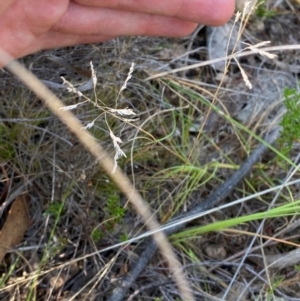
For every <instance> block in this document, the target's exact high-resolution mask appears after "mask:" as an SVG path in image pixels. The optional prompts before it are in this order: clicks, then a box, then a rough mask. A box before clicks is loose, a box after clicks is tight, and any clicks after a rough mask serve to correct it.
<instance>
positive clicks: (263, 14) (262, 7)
mask: <svg viewBox="0 0 300 301" xmlns="http://www.w3.org/2000/svg"><path fill="white" fill-rule="evenodd" d="M255 14H256V16H257V17H259V18H272V17H273V16H275V15H276V11H275V10H273V9H268V8H267V7H266V4H265V1H261V2H260V3H259V5H258V6H257V8H256V10H255Z"/></svg>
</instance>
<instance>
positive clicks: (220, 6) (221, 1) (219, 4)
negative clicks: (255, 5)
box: [204, 0, 235, 26]
mask: <svg viewBox="0 0 300 301" xmlns="http://www.w3.org/2000/svg"><path fill="white" fill-rule="evenodd" d="M206 10H207V11H206V16H207V17H206V20H204V21H205V25H210V26H220V25H223V24H225V23H227V22H228V21H229V20H230V19H231V17H232V16H233V14H234V10H235V1H234V0H211V1H210V3H209V5H208V4H207V8H206Z"/></svg>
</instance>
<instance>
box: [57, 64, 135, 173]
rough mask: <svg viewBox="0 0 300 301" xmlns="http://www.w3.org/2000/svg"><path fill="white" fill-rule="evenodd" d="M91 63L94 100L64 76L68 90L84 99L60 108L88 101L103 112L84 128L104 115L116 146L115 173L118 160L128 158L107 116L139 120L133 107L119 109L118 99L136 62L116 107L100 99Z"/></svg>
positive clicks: (128, 120)
mask: <svg viewBox="0 0 300 301" xmlns="http://www.w3.org/2000/svg"><path fill="white" fill-rule="evenodd" d="M90 65H91V75H92V82H93V87H94V100H92V99H90V98H89V97H87V96H85V95H84V94H83V93H82V92H80V91H79V90H78V89H76V87H74V86H73V85H72V84H71V83H70V82H69V81H67V80H66V79H65V78H64V77H61V78H62V80H63V84H64V85H65V86H66V88H67V90H68V91H69V92H71V93H75V94H77V95H78V96H79V97H80V98H84V101H82V102H79V103H77V104H73V105H69V106H65V107H62V108H60V110H64V111H69V110H73V109H76V108H77V107H78V106H81V105H84V104H87V103H92V104H93V105H94V106H95V108H98V109H99V110H100V111H101V112H102V113H100V114H99V115H98V116H97V117H96V118H95V119H94V120H92V121H91V122H89V123H88V124H87V125H85V126H84V128H85V129H90V128H92V127H93V126H94V124H95V122H96V121H97V119H99V118H100V117H101V116H104V119H105V123H106V126H107V128H108V130H109V135H110V137H111V139H112V142H113V146H114V148H115V155H114V162H115V165H114V168H113V170H112V173H114V172H115V170H116V168H117V166H118V163H117V160H118V159H120V158H121V157H125V158H126V154H125V153H124V152H123V151H122V149H121V147H120V144H121V143H122V140H121V138H120V137H117V136H116V135H115V134H114V133H113V131H112V130H111V128H110V126H109V125H108V122H107V118H106V116H107V114H109V115H111V116H114V117H115V118H118V119H119V120H121V121H123V122H125V123H128V122H132V121H135V120H137V118H136V114H135V112H134V111H133V110H132V109H130V108H125V109H117V105H118V100H119V98H120V95H121V92H122V91H124V90H125V89H126V88H127V83H128V81H129V80H130V79H131V77H132V73H133V71H134V66H135V64H134V63H132V64H131V67H130V69H129V72H128V75H127V78H126V79H125V81H124V83H123V85H122V87H121V89H120V90H119V93H118V95H117V98H116V101H115V108H110V107H108V106H107V105H106V104H105V103H104V102H103V101H102V100H101V99H99V98H98V97H97V94H96V85H97V76H96V72H95V69H94V66H93V63H92V62H90Z"/></svg>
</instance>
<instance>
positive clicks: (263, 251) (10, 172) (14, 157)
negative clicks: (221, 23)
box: [0, 4, 299, 300]
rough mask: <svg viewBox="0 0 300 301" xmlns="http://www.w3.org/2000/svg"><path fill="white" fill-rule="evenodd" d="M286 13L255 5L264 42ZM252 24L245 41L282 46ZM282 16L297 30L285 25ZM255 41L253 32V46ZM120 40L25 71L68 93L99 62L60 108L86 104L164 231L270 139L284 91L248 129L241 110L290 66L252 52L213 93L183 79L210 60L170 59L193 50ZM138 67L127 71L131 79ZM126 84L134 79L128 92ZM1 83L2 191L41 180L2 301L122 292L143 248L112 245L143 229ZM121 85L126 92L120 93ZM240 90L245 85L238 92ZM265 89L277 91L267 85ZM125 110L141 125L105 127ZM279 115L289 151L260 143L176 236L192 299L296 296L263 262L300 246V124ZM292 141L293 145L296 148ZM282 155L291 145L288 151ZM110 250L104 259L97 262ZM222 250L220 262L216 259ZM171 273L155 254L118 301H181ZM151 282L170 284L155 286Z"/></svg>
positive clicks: (26, 99) (291, 282)
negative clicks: (225, 188)
mask: <svg viewBox="0 0 300 301" xmlns="http://www.w3.org/2000/svg"><path fill="white" fill-rule="evenodd" d="M282 5H284V4H282ZM280 9H281V8H280ZM280 9H277V10H276V12H278V13H277V14H275V15H274V14H273V13H274V11H275V10H273V9H272V7H269V8H268V7H267V6H262V7H261V9H260V10H258V11H257V16H258V17H259V21H260V22H261V19H263V20H264V21H263V22H264V24H265V26H270V32H273V28H272V26H273V25H272V24H274V23H276V24H277V25H278V26H282V28H283V26H285V25H284V24H285V22H283V21H282V20H286V18H287V16H286V15H284V16H283V15H281V14H280ZM285 9H286V8H285ZM268 12H271V13H270V14H269V13H268ZM257 16H252V17H250V19H245V22H244V23H243V24H244V25H245V26H246V34H245V35H244V36H243V39H247V41H246V42H247V43H248V42H249V43H250V44H251V45H256V44H258V43H259V42H260V41H266V40H269V39H270V40H272V42H271V45H272V46H274V45H278V44H279V43H281V44H284V43H285V44H290V43H289V41H287V40H283V39H287V38H288V37H287V35H285V37H282V36H279V37H278V36H270V37H268V39H267V37H266V35H267V31H264V32H261V31H260V30H259V29H257V28H256V27H255V26H256V25H255V24H256V22H257V21H258V19H257V18H258V17H257ZM245 18H246V17H245ZM247 18H248V17H247ZM290 18H291V20H294V19H293V16H292V14H291V15H290ZM291 24H292V23H291ZM284 29H285V30H287V28H286V27H285V28H284ZM243 30H244V29H243V27H241V32H242V31H243ZM290 30H291V35H292V32H293V31H294V30H295V29H294V28H293V26H292V25H291V27H290ZM297 30H299V29H297ZM251 34H252V35H253V36H254V35H256V36H255V39H254V38H253V37H251ZM203 35H204V34H203V32H202V31H200V33H199V35H198V36H196V37H193V38H194V39H195V40H194V44H193V43H192V48H196V47H198V46H197V45H199V43H201V39H202V38H203ZM278 35H280V31H278ZM197 39H199V40H197ZM252 39H254V40H255V42H253V41H252ZM121 41H122V42H121V44H122V48H118V47H117V46H116V44H115V43H114V42H113V41H112V42H109V43H107V44H104V45H101V46H77V47H74V48H70V49H68V50H57V51H51V52H48V53H47V55H48V58H47V56H44V55H37V56H32V57H29V58H26V59H24V62H25V63H27V64H29V63H32V65H31V67H32V70H33V72H34V73H35V74H37V75H38V76H39V78H41V79H46V80H51V81H53V82H56V83H60V84H61V79H60V77H61V76H63V77H64V78H65V79H66V80H68V81H69V82H70V83H71V85H72V86H73V87H77V85H81V84H84V83H85V82H86V81H88V80H89V78H90V76H91V74H92V72H91V66H90V65H89V63H90V61H92V62H93V68H94V70H95V72H97V83H95V84H94V86H95V89H92V90H90V91H86V92H83V95H84V96H79V95H78V93H74V94H70V93H67V92H66V91H63V90H60V91H58V92H57V93H58V94H59V96H61V97H62V98H63V100H64V103H65V105H66V106H72V105H73V106H74V105H76V104H78V103H80V102H83V101H85V100H86V99H85V98H84V97H87V98H89V99H90V100H92V101H88V102H87V103H86V105H84V106H83V105H77V107H76V108H75V111H74V112H75V113H76V116H77V117H78V118H79V119H80V120H81V121H82V123H83V124H85V125H87V124H88V123H90V122H92V121H93V120H95V119H96V120H95V122H94V124H93V127H92V128H91V129H90V132H91V133H92V134H93V135H94V136H95V137H96V138H97V139H98V140H99V141H101V143H102V144H103V145H104V146H105V147H106V149H107V150H108V151H109V152H110V153H111V154H114V145H113V143H112V139H111V136H110V132H112V133H113V134H114V135H115V137H120V139H122V142H123V143H122V151H123V152H124V153H125V154H126V157H122V158H121V159H119V160H118V164H119V165H120V167H121V168H122V169H123V170H124V171H125V172H126V174H127V175H128V176H129V177H130V178H131V180H132V181H133V183H134V185H135V187H136V189H137V190H138V191H140V192H141V194H142V195H143V196H144V198H145V200H147V202H148V203H149V204H150V206H151V208H152V209H153V211H155V212H156V214H157V217H158V218H159V220H160V221H161V223H163V224H167V225H168V223H169V222H170V220H171V219H172V218H173V217H175V216H177V215H179V214H182V213H184V212H186V211H187V210H189V209H190V208H191V207H192V206H194V205H197V204H198V203H201V201H202V200H203V199H205V198H206V197H207V196H208V195H209V194H210V193H211V192H212V191H214V190H216V189H217V188H218V187H219V186H220V185H221V184H222V183H224V182H225V181H226V180H227V179H228V178H229V177H230V176H231V175H232V174H233V173H234V172H235V171H237V170H238V169H239V168H240V166H241V165H242V163H243V162H244V161H245V159H246V158H247V157H248V156H249V154H251V152H252V151H253V150H254V149H255V148H256V147H257V146H258V145H259V144H261V143H264V140H263V137H264V136H265V134H266V133H268V131H270V129H272V128H274V127H275V126H277V125H278V124H279V123H280V120H281V118H282V116H283V115H284V110H285V108H287V109H289V108H288V107H284V106H283V105H282V104H283V103H284V101H285V97H284V94H283V91H282V94H281V96H280V97H279V98H280V99H274V104H273V105H274V106H273V107H272V108H271V105H270V106H269V107H268V108H266V109H265V111H264V112H258V113H256V114H253V115H252V117H251V118H250V120H247V123H243V122H242V121H241V119H239V115H238V114H239V112H240V111H239V110H238V109H237V104H236V102H238V100H239V99H247V97H248V98H249V97H251V96H252V95H254V94H255V92H256V89H257V86H256V84H255V79H256V78H255V77H256V74H257V73H256V72H260V71H261V72H262V71H263V70H264V69H267V70H268V71H270V70H271V71H272V72H273V74H275V75H276V74H277V73H278V74H279V73H280V74H282V73H284V72H285V71H282V70H278V69H277V67H278V66H279V65H278V62H280V63H282V62H284V58H282V56H281V55H280V56H279V58H278V59H275V61H274V59H273V60H269V59H268V60H267V63H265V61H264V60H265V58H264V59H261V58H260V55H261V54H263V53H262V52H261V51H260V50H258V49H259V48H258V47H256V48H253V47H252V48H251V49H252V50H255V51H257V52H258V53H257V57H256V61H255V60H251V59H250V57H249V56H246V57H245V59H244V60H242V61H239V62H238V64H239V65H238V64H236V63H235V62H234V61H232V62H231V67H232V68H231V69H230V70H229V71H228V72H229V73H228V75H227V76H228V79H227V80H228V81H226V78H224V80H225V82H224V83H223V84H220V82H219V81H218V80H216V79H215V75H214V72H213V71H212V70H210V69H209V68H207V69H201V70H196V69H194V74H189V73H184V72H183V69H184V68H190V65H191V64H194V63H195V60H199V58H201V60H204V59H205V52H200V54H199V55H198V54H197V52H191V54H190V55H184V53H181V54H179V55H178V59H176V58H175V57H169V58H168V59H167V60H166V59H165V55H166V51H165V49H169V48H172V47H173V45H174V44H175V43H176V44H177V45H179V47H177V46H176V47H177V48H176V49H177V50H178V49H182V48H183V49H184V46H186V47H187V48H188V47H189V45H190V43H191V40H189V39H183V40H180V41H174V40H167V39H148V38H136V39H133V38H132V39H122V40H121ZM258 41H259V42H258ZM197 43H198V44H197ZM245 47H250V46H248V45H246V46H245ZM270 47H271V46H270ZM286 48H287V47H286ZM290 48H292V46H291V47H290ZM132 49H137V50H138V51H137V52H135V51H132ZM277 49H279V48H277ZM292 49H293V48H292ZM294 49H295V51H296V49H297V47H296V46H295V47H294ZM259 51H260V53H259ZM170 53H172V51H171V52H170ZM195 53H196V54H197V56H196V54H195ZM283 53H284V52H283ZM241 55H242V54H241ZM54 56H57V57H60V58H62V59H63V60H64V62H65V63H67V64H68V65H69V66H71V67H73V68H74V67H76V68H80V70H78V69H76V70H77V71H76V72H75V73H74V69H70V68H68V67H66V66H62V65H60V64H57V63H54V61H55V59H54ZM49 58H50V59H51V60H50V59H49ZM83 58H84V59H83ZM289 59H290V58H289ZM56 61H57V58H56ZM133 61H135V63H136V65H135V73H134V74H133V73H132V72H131V73H130V72H129V73H128V69H129V68H130V65H131V62H133ZM168 61H171V62H172V63H171V64H168ZM202 64H203V63H202ZM288 64H290V62H289V63H288ZM176 68H181V69H180V70H182V71H181V72H182V73H174V74H173V75H170V74H168V75H166V74H165V75H164V76H163V77H160V78H157V79H155V78H153V79H152V80H151V81H144V79H145V78H146V77H149V76H150V75H153V74H155V73H157V72H156V71H155V70H159V72H164V71H166V72H169V73H170V71H172V70H174V69H176ZM195 70H196V71H195ZM241 70H243V72H245V74H246V76H247V77H244V78H247V80H249V82H250V83H251V84H252V86H253V88H252V90H247V89H246V88H245V90H244V91H241V90H242V89H241V88H240V87H241V86H245V83H244V82H243V79H242V75H241V73H240V72H241ZM172 72H173V71H172ZM285 73H286V72H285ZM129 75H133V76H132V78H130V81H129V78H128V77H129ZM289 76H292V74H291V73H289ZM1 77H2V78H1V86H3V93H2V94H1V99H2V100H3V101H1V102H0V106H1V107H0V111H1V119H0V142H1V143H0V160H1V166H2V167H3V168H4V170H5V171H6V173H7V174H6V175H4V172H3V170H2V175H1V180H2V183H5V181H7V179H8V178H9V179H11V181H12V183H13V184H14V183H16V184H17V183H19V182H20V181H21V180H22V179H24V178H30V177H32V176H35V175H38V177H37V179H36V180H35V181H34V183H33V186H32V187H31V188H30V190H29V193H30V196H31V200H32V204H33V208H32V210H31V211H32V212H31V214H32V219H33V224H32V227H31V228H30V230H29V231H28V233H27V236H26V238H25V242H24V244H23V245H22V246H20V247H18V248H17V251H18V252H19V253H18V252H14V251H12V252H10V253H9V255H7V256H6V259H5V261H4V262H3V263H2V264H1V266H0V271H1V275H2V276H1V280H0V281H1V282H0V283H1V287H0V297H1V298H2V299H3V300H6V299H7V300H8V299H9V298H10V300H26V298H27V299H28V298H31V299H32V300H33V299H36V300H44V299H49V300H51V298H59V296H61V298H64V300H71V298H72V297H73V298H75V296H77V298H79V299H83V298H84V297H86V298H87V299H88V300H92V298H94V296H95V298H96V296H98V298H100V299H101V297H99V296H106V297H109V296H111V294H112V291H113V289H114V288H115V287H118V284H116V280H117V279H121V280H122V279H123V278H122V277H123V276H124V275H127V273H128V271H130V270H131V268H132V267H133V266H134V264H135V262H137V261H138V259H139V256H140V254H141V253H142V250H143V243H140V242H139V241H136V242H131V243H130V244H128V245H126V244H125V245H123V246H120V247H116V248H113V246H114V245H117V244H118V243H123V242H124V241H126V240H127V239H132V238H134V237H137V236H138V235H141V234H142V235H145V236H147V230H146V229H145V227H144V225H143V223H142V222H141V220H140V219H139V218H138V217H137V215H136V213H135V211H134V210H133V208H131V206H130V205H129V204H128V203H127V199H126V198H125V197H124V196H123V195H122V194H121V193H119V192H118V190H117V188H116V186H115V184H114V183H113V182H112V181H111V180H110V179H109V177H108V176H107V175H105V173H104V172H103V170H102V169H101V168H99V167H98V166H97V164H96V163H95V160H94V159H93V158H92V157H91V156H90V155H89V154H88V152H87V151H86V150H85V149H84V148H83V147H82V146H80V145H79V144H78V142H77V140H76V139H75V137H74V136H73V135H72V134H70V133H69V132H68V131H67V130H66V129H65V127H64V126H63V125H62V124H61V123H60V122H59V121H58V120H57V119H56V118H55V117H53V116H52V115H51V114H50V113H49V112H48V110H47V109H46V108H45V107H44V106H43V105H42V104H41V102H40V101H39V100H37V99H36V97H35V96H33V95H32V94H31V93H29V92H27V90H26V89H25V88H24V87H20V84H19V82H17V81H16V79H14V78H12V77H11V76H10V75H8V74H4V73H2V75H1ZM127 79H128V80H127ZM124 81H125V82H126V86H127V87H126V88H127V89H126V90H124V89H123V90H124V91H121V92H122V93H121V94H120V93H119V92H120V90H122V88H121V87H122V85H123V84H124ZM240 82H242V85H238V83H240ZM248 86H249V84H248ZM273 88H274V90H276V89H279V88H280V87H279V85H278V86H276V82H275V81H274V87H273ZM289 89H290V90H289V91H293V93H290V96H289V99H290V100H291V101H294V105H295V107H296V108H298V107H297V106H298V98H297V95H298V94H297V93H298V92H297V87H294V88H291V87H290V88H289ZM291 89H292V90H291ZM293 89H295V90H293ZM270 93H271V91H270ZM233 95H234V96H236V97H235V98H234V97H233ZM261 96H262V97H265V95H261ZM233 98H234V99H233ZM95 99H101V100H102V103H101V104H100V103H97V105H99V106H101V108H105V110H104V111H105V112H106V113H107V118H106V119H105V118H102V116H101V118H98V116H99V110H98V109H99V108H98V109H95V103H93V102H94V101H95ZM116 100H117V102H118V107H115V104H116ZM275 102H276V105H275ZM233 104H234V105H233ZM127 107H129V109H132V110H133V112H134V113H135V114H137V116H138V118H139V119H138V120H136V121H135V122H134V123H133V122H129V123H128V122H127V123H126V122H122V121H120V119H118V118H114V116H111V115H112V114H116V112H115V111H110V115H109V114H108V113H109V112H108V111H107V110H108V108H110V110H115V109H119V110H124V109H125V108H127ZM101 112H102V111H101ZM120 112H122V111H120ZM285 116H286V117H285V118H286V119H283V120H287V122H288V124H286V123H285V122H284V121H283V122H282V123H281V125H282V126H283V129H282V131H281V132H282V133H285V134H283V135H282V136H281V139H285V138H286V139H287V140H285V141H282V140H281V141H279V142H278V143H275V144H274V145H273V146H268V147H269V152H268V153H267V154H266V155H265V156H264V157H263V158H261V160H260V161H259V162H257V163H256V164H255V165H254V166H253V168H252V170H251V173H250V174H249V175H248V176H247V178H246V180H245V181H243V183H241V184H239V185H238V186H237V187H235V189H234V191H233V192H232V193H231V194H230V195H229V196H227V197H226V198H225V199H224V200H223V201H222V202H221V203H220V204H219V205H218V207H217V208H215V209H213V210H211V211H210V212H209V213H206V214H205V215H203V216H201V217H198V218H197V219H196V220H193V221H191V222H190V223H189V224H188V225H187V226H186V227H185V228H184V229H183V230H181V231H180V232H178V233H176V234H173V235H172V237H171V239H170V241H171V242H172V244H173V246H174V250H175V251H176V252H177V255H178V257H179V258H180V260H181V262H182V264H183V265H184V267H185V271H186V275H187V277H188V279H189V281H190V283H191V284H192V286H193V290H194V294H195V300H202V299H203V300H204V299H205V298H207V299H209V298H211V297H209V296H213V297H218V298H220V299H222V298H223V299H224V300H229V299H227V297H226V294H228V292H229V290H230V289H235V288H236V287H235V286H232V285H233V282H235V283H237V284H240V285H242V289H246V290H247V294H250V295H251V296H252V297H251V298H252V299H253V300H255V298H256V299H257V300H264V299H263V298H261V299H259V297H258V296H259V294H261V295H263V296H265V297H264V298H265V299H266V298H269V299H268V300H275V299H274V298H273V297H272V296H273V295H274V296H277V297H282V298H285V299H286V300H294V299H295V298H299V293H298V292H299V289H298V284H297V279H298V278H299V269H298V266H297V265H298V263H295V262H293V263H291V265H289V266H288V265H286V266H285V267H284V268H282V267H280V268H279V267H277V268H276V269H274V268H272V265H270V264H275V263H274V260H275V259H274V258H271V257H268V256H273V255H274V254H285V255H286V256H290V257H293V256H295V255H293V253H290V252H292V251H295V250H296V249H297V247H298V246H299V235H298V232H297V228H293V225H294V224H295V225H297V223H299V221H298V215H299V204H298V203H299V191H298V190H299V189H298V186H299V184H298V182H299V181H298V178H299V172H298V165H299V162H298V161H299V158H298V153H299V143H298V138H299V137H297V135H298V126H297V124H296V123H295V122H294V121H295V120H296V118H298V117H297V116H298V111H297V110H293V115H288V114H287V115H285ZM288 116H290V117H288ZM119 117H120V116H119ZM123 117H124V116H123ZM123 117H122V116H121V118H123ZM291 120H293V122H292V121H291ZM107 124H108V125H109V128H108V127H107ZM286 133H290V134H292V135H291V136H290V138H291V139H290V138H289V137H288V136H287V135H286ZM282 145H285V146H288V147H289V149H288V152H286V151H284V149H283V148H282ZM289 183H290V184H289ZM279 185H281V186H279ZM12 188H13V186H12ZM232 201H236V202H234V203H232ZM104 249H106V250H107V251H105V252H102V253H101V254H99V250H104ZM108 249H109V250H108ZM220 249H221V251H222V252H223V255H224V254H225V257H223V255H222V256H221V255H218V254H221V253H217V250H220ZM208 250H216V252H215V253H216V254H217V255H216V256H215V257H214V256H213V254H214V252H208ZM224 252H225V253H224ZM19 255H20V256H19ZM271 260H273V261H271ZM269 265H270V266H269ZM168 273H169V270H168V267H167V266H166V265H165V264H164V262H163V261H162V258H161V256H160V255H159V254H157V255H155V256H153V258H152V261H151V265H148V266H147V268H146V269H145V270H144V271H143V272H142V273H141V277H139V278H138V279H137V280H136V283H135V285H133V286H132V288H133V290H132V291H131V292H127V293H126V298H129V297H130V294H136V295H137V296H138V298H139V299H141V300H146V299H147V298H150V299H154V298H161V299H162V298H168V300H177V299H178V298H179V297H178V296H179V295H178V291H177V289H176V287H175V285H174V284H173V283H170V279H169V278H168V276H167V275H168ZM86 275H87V276H86ZM153 279H155V280H157V281H158V282H159V284H160V285H161V283H166V285H164V286H160V285H158V284H157V283H156V281H154V280H153ZM151 285H152V286H151ZM246 287H247V288H246ZM140 288H144V289H141V290H140V291H139V289H140ZM239 292H240V294H241V291H239ZM18 294H19V295H18ZM17 295H18V296H19V297H17ZM9 296H13V297H9ZM29 296H30V297H29ZM165 296H167V297H165ZM247 296H248V295H247ZM247 296H246V297H247ZM246 297H245V295H244V298H246ZM41 298H42V299H41ZM272 298H273V299H272ZM293 298H294V299H293ZM100 299H99V300H100ZM252 299H251V300H252ZM236 300H237V299H236Z"/></svg>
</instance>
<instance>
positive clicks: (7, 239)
mask: <svg viewBox="0 0 300 301" xmlns="http://www.w3.org/2000/svg"><path fill="white" fill-rule="evenodd" d="M28 204H29V198H28V195H20V196H18V197H17V198H16V200H15V201H14V202H13V204H12V205H11V208H10V210H9V212H8V215H7V218H6V221H5V223H4V225H3V227H2V229H1V231H0V262H1V261H2V260H3V258H4V256H5V254H6V252H7V250H8V249H9V248H11V247H14V246H16V245H18V244H19V243H21V242H22V240H23V238H24V234H25V232H26V231H27V229H28V228H29V226H30V218H29V212H28Z"/></svg>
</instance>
